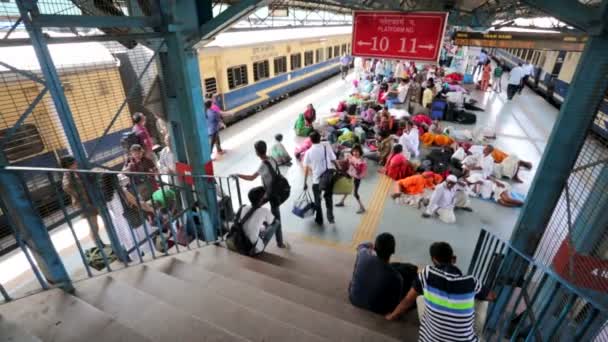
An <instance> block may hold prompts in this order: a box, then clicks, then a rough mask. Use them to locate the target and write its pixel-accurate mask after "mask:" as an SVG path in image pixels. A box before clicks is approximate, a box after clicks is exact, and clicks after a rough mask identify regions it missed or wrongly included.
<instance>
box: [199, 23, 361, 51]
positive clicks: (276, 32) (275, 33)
mask: <svg viewBox="0 0 608 342" xmlns="http://www.w3.org/2000/svg"><path fill="white" fill-rule="evenodd" d="M351 33H352V27H351V26H331V27H296V28H281V29H269V30H251V31H237V32H222V33H220V34H218V35H217V36H215V39H214V40H213V41H211V42H209V43H208V44H206V45H204V47H231V46H239V45H253V44H262V43H269V42H277V41H282V40H299V39H314V38H325V37H330V36H337V35H345V34H351Z"/></svg>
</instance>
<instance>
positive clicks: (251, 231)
mask: <svg viewBox="0 0 608 342" xmlns="http://www.w3.org/2000/svg"><path fill="white" fill-rule="evenodd" d="M248 197H249V202H251V204H250V205H244V206H242V207H241V208H240V209H239V211H238V213H237V215H236V221H235V223H234V225H233V226H232V229H231V231H230V233H229V234H228V239H227V245H228V248H229V249H231V250H235V251H237V252H239V253H241V254H244V255H250V256H253V255H257V254H260V253H262V252H263V251H264V249H265V248H266V246H267V245H268V242H270V239H272V236H273V235H274V234H275V233H276V232H277V231H278V230H280V229H281V228H280V227H281V224H280V222H279V221H278V220H277V219H276V218H275V217H274V216H273V215H272V213H271V212H270V210H268V209H266V208H262V207H261V206H262V205H263V204H264V202H265V201H266V200H265V197H266V190H264V188H263V187H261V186H258V187H255V188H253V189H251V190H250V191H249V194H248Z"/></svg>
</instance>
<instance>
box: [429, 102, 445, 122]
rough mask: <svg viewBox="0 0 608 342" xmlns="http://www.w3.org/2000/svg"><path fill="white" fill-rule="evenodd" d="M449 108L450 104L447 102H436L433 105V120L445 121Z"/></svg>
mask: <svg viewBox="0 0 608 342" xmlns="http://www.w3.org/2000/svg"><path fill="white" fill-rule="evenodd" d="M447 108H448V103H447V101H445V100H434V101H433V102H432V103H431V119H433V120H443V117H444V116H445V111H446V110H447Z"/></svg>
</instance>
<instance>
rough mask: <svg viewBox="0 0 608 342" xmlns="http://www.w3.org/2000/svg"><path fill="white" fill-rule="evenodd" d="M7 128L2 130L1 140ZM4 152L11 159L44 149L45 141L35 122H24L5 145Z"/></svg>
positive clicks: (0, 133) (17, 158)
mask: <svg viewBox="0 0 608 342" xmlns="http://www.w3.org/2000/svg"><path fill="white" fill-rule="evenodd" d="M8 130H9V129H8V128H7V129H3V130H1V131H0V140H2V139H3V138H4V136H5V135H6V132H8ZM3 150H4V153H5V155H6V157H7V158H8V160H9V161H15V160H19V159H22V158H26V157H30V156H33V155H35V154H37V153H40V152H42V151H43V150H44V143H43V142H42V137H41V136H40V132H38V128H37V127H36V125H34V124H23V125H21V126H20V127H19V128H17V130H15V133H13V135H12V136H11V138H10V139H9V140H8V141H7V142H6V143H5V145H4V149H3Z"/></svg>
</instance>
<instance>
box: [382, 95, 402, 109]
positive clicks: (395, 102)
mask: <svg viewBox="0 0 608 342" xmlns="http://www.w3.org/2000/svg"><path fill="white" fill-rule="evenodd" d="M398 104H403V102H399V98H397V97H392V98H389V99H386V106H387V107H388V109H391V108H394V107H395V105H398Z"/></svg>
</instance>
